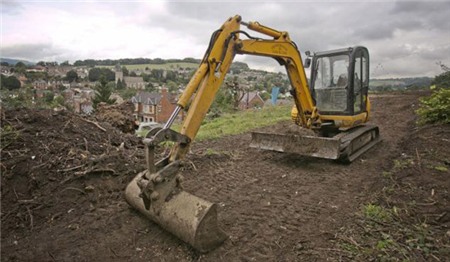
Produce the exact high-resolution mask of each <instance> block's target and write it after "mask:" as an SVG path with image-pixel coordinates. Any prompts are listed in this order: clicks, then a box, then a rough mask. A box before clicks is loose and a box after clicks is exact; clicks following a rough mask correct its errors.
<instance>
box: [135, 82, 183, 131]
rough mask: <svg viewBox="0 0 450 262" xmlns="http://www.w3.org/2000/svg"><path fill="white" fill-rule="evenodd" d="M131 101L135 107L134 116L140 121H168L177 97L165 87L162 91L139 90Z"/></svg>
mask: <svg viewBox="0 0 450 262" xmlns="http://www.w3.org/2000/svg"><path fill="white" fill-rule="evenodd" d="M131 101H132V102H133V104H134V108H135V109H134V114H133V115H134V118H135V119H136V120H137V121H139V122H158V123H164V122H167V120H168V119H169V118H170V115H171V114H172V112H173V111H174V110H175V107H176V106H177V104H176V97H175V96H174V95H172V94H170V93H169V92H168V91H167V88H163V89H162V90H161V93H150V92H139V93H137V94H136V95H135V96H134V97H132V98H131ZM179 117H181V118H182V115H179Z"/></svg>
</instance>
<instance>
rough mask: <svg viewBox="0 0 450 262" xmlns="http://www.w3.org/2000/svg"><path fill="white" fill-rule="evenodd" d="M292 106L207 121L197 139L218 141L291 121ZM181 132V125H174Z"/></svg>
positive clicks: (226, 115)
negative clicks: (225, 137)
mask: <svg viewBox="0 0 450 262" xmlns="http://www.w3.org/2000/svg"><path fill="white" fill-rule="evenodd" d="M290 112H291V106H290V105H285V106H275V107H265V108H263V109H260V110H246V111H240V112H237V113H233V114H224V115H223V116H221V117H218V118H215V119H212V120H205V121H204V122H203V124H202V125H201V126H200V129H199V131H198V133H197V136H196V138H195V140H196V141H201V140H208V139H216V138H220V137H222V136H226V135H237V134H242V133H245V132H248V131H250V130H252V129H255V128H259V127H265V126H270V125H274V124H276V123H278V122H280V121H285V120H289V119H291V113H290ZM172 129H173V130H177V131H178V130H180V125H179V124H177V125H173V127H172Z"/></svg>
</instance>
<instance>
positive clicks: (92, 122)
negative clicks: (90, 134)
mask: <svg viewBox="0 0 450 262" xmlns="http://www.w3.org/2000/svg"><path fill="white" fill-rule="evenodd" d="M80 119H81V120H83V121H84V122H88V123H91V124H93V125H95V126H96V127H98V129H100V130H102V131H103V132H106V129H104V128H103V127H101V126H100V125H99V124H98V123H97V122H95V121H91V120H88V119H84V118H81V117H80Z"/></svg>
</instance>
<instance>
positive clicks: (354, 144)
mask: <svg viewBox="0 0 450 262" xmlns="http://www.w3.org/2000/svg"><path fill="white" fill-rule="evenodd" d="M337 136H339V137H338V138H339V139H340V141H341V145H340V154H339V158H338V160H339V161H340V162H344V163H351V162H353V161H354V160H355V159H356V158H358V157H359V156H361V155H362V154H363V153H364V152H366V151H367V150H369V149H370V148H372V147H374V146H375V145H376V144H377V143H379V142H381V137H380V131H379V129H378V127H377V126H373V125H363V126H360V127H356V128H353V129H350V130H349V131H346V132H343V133H341V134H339V135H337Z"/></svg>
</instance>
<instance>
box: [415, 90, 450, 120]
mask: <svg viewBox="0 0 450 262" xmlns="http://www.w3.org/2000/svg"><path fill="white" fill-rule="evenodd" d="M416 113H417V114H418V115H419V117H420V119H419V124H426V123H444V124H447V123H450V89H448V88H442V89H439V90H436V91H435V92H433V94H431V96H429V97H422V98H421V99H420V108H419V109H418V110H417V111H416Z"/></svg>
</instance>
